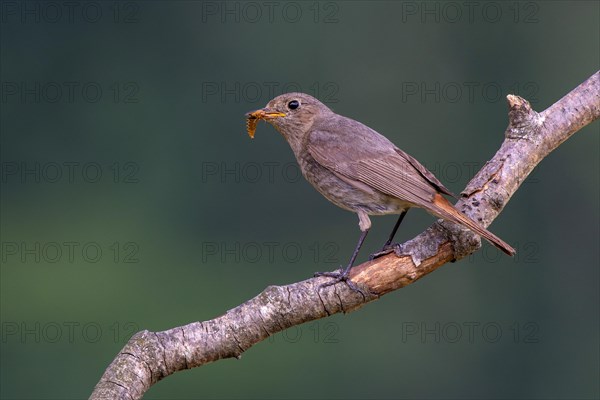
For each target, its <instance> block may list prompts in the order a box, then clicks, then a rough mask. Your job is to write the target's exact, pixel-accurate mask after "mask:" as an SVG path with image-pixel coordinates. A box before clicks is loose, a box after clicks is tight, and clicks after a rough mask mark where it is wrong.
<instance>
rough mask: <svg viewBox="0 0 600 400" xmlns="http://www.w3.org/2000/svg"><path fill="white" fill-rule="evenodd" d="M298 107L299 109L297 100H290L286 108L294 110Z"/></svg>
mask: <svg viewBox="0 0 600 400" xmlns="http://www.w3.org/2000/svg"><path fill="white" fill-rule="evenodd" d="M298 107H300V102H299V101H298V100H292V101H290V102H289V103H288V108H289V109H290V110H295V109H296V108H298Z"/></svg>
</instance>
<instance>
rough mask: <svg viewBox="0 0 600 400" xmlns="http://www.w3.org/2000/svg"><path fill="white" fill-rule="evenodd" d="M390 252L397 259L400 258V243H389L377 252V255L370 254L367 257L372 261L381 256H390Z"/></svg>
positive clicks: (401, 254)
mask: <svg viewBox="0 0 600 400" xmlns="http://www.w3.org/2000/svg"><path fill="white" fill-rule="evenodd" d="M391 252H394V253H395V254H396V256H398V257H401V256H403V255H404V252H403V249H402V245H401V244H400V243H391V244H386V245H384V246H383V248H382V249H381V250H380V251H378V252H377V253H373V254H371V255H370V256H369V260H374V259H376V258H379V257H381V256H385V255H386V254H390V253H391Z"/></svg>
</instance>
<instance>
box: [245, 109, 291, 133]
mask: <svg viewBox="0 0 600 400" xmlns="http://www.w3.org/2000/svg"><path fill="white" fill-rule="evenodd" d="M280 117H285V113H282V112H279V111H273V110H269V109H268V108H261V109H260V110H256V111H251V112H249V113H247V114H246V119H247V120H246V127H247V130H248V136H250V138H251V139H254V132H255V131H256V124H257V123H258V121H260V120H261V119H263V120H265V121H266V120H269V119H273V118H280Z"/></svg>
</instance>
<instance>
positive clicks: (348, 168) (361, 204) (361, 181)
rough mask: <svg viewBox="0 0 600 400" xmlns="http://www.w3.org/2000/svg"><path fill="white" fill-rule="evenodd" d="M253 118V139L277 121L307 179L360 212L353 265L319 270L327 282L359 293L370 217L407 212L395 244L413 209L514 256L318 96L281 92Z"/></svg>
mask: <svg viewBox="0 0 600 400" xmlns="http://www.w3.org/2000/svg"><path fill="white" fill-rule="evenodd" d="M246 117H247V128H248V134H249V135H250V137H251V138H254V132H255V130H256V124H257V123H258V121H259V120H261V119H262V120H265V121H267V122H268V123H270V124H271V125H273V126H274V127H275V129H277V130H278V131H279V133H281V134H282V135H283V137H284V138H285V139H286V140H287V142H288V143H289V145H290V147H291V148H292V151H293V152H294V155H295V156H296V160H297V161H298V164H299V165H300V169H301V171H302V174H303V175H304V177H305V178H306V180H307V181H308V182H310V183H311V184H312V185H313V186H314V187H315V189H317V190H318V191H319V192H320V193H321V194H322V195H323V196H325V198H327V199H328V200H329V201H331V202H332V203H334V204H335V205H337V206H339V207H341V208H343V209H346V210H349V211H352V212H355V213H356V214H358V220H359V223H358V225H359V227H360V230H361V235H360V238H359V240H358V243H357V245H356V248H355V250H354V253H353V254H352V257H351V258H350V262H349V263H348V265H347V267H346V268H345V269H344V270H343V271H342V272H322V273H317V275H319V276H329V277H332V278H334V279H333V280H332V281H331V282H328V283H327V284H325V285H322V286H329V285H332V284H335V283H337V282H340V281H346V282H347V283H348V285H349V286H350V287H352V288H353V289H355V290H358V289H357V287H356V285H354V284H353V283H352V282H351V281H349V280H348V275H349V272H350V269H351V268H352V265H353V264H354V261H355V260H356V256H357V255H358V252H359V250H360V248H361V246H362V244H363V242H364V240H365V238H366V236H367V233H368V232H369V228H370V227H371V220H370V219H369V215H385V214H400V217H399V218H398V222H397V223H396V225H395V226H394V229H393V230H392V233H391V235H390V237H389V240H388V241H387V242H386V245H385V246H384V249H389V246H390V244H391V242H392V240H393V237H394V235H395V233H396V231H397V229H398V226H399V225H400V222H401V221H402V219H403V218H404V215H405V214H406V212H407V210H408V209H409V208H411V207H419V208H423V209H425V210H426V211H428V212H429V213H430V214H433V215H435V216H437V217H440V218H443V219H445V220H448V221H452V222H455V223H457V224H460V225H463V226H465V227H467V228H469V229H471V230H472V231H474V232H476V233H477V234H479V235H481V236H483V237H484V238H486V239H487V240H489V241H490V242H491V243H492V244H493V245H494V246H496V247H498V248H499V249H500V250H502V251H503V252H505V253H506V254H508V255H511V256H512V255H514V254H515V250H514V249H513V248H512V247H511V246H510V245H508V244H507V243H505V242H504V241H503V240H502V239H500V238H498V237H497V236H495V235H494V234H493V233H491V232H489V231H487V230H486V229H485V228H483V227H482V226H480V225H479V224H478V223H476V222H475V221H473V220H472V219H470V218H469V217H467V216H466V215H464V214H462V213H461V212H459V211H458V210H457V209H456V208H454V206H453V205H452V204H451V203H450V202H449V201H448V200H446V198H445V197H444V196H443V195H450V196H453V195H452V193H451V192H450V191H449V190H448V189H446V187H444V185H443V184H442V183H441V182H440V181H439V180H438V179H437V178H436V177H435V176H434V175H433V174H432V173H431V172H430V171H428V170H427V168H425V167H424V166H423V165H422V164H421V163H419V162H418V161H417V160H416V159H414V158H413V157H411V156H410V155H408V154H406V153H405V152H404V151H402V150H400V149H399V148H398V147H396V146H395V145H394V144H393V143H392V142H390V141H389V140H388V139H387V138H386V137H384V136H383V135H381V134H379V133H377V132H376V131H374V130H373V129H371V128H369V127H368V126H366V125H363V124H361V123H360V122H358V121H355V120H353V119H350V118H347V117H344V116H341V115H338V114H336V113H334V112H333V111H332V110H331V109H329V108H328V107H327V106H326V105H325V104H323V103H321V102H320V101H319V100H317V99H315V98H314V97H312V96H310V95H307V94H304V93H286V94H282V95H280V96H277V97H275V98H274V99H273V100H271V101H269V103H268V104H267V105H266V107H265V108H263V109H260V110H256V111H253V112H249V113H248V114H246Z"/></svg>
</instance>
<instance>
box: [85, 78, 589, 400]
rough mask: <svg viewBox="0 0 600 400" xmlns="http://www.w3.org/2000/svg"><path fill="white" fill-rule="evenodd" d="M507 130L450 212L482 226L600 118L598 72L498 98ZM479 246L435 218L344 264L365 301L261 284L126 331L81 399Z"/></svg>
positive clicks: (313, 285) (259, 335)
mask: <svg viewBox="0 0 600 400" xmlns="http://www.w3.org/2000/svg"><path fill="white" fill-rule="evenodd" d="M507 99H508V105H509V112H508V117H509V124H508V128H507V129H506V131H505V140H504V142H503V143H502V146H501V147H500V149H499V150H498V151H497V153H496V154H495V155H494V157H493V158H492V159H491V160H490V161H488V162H487V163H486V165H485V166H484V167H483V168H482V169H481V170H480V171H479V172H478V173H477V175H476V176H475V177H474V178H473V179H472V180H471V182H469V184H468V185H467V187H466V188H465V190H463V192H462V193H461V194H462V196H463V197H462V198H461V199H460V200H459V201H458V203H457V204H456V206H457V207H458V208H459V209H460V210H462V211H463V212H464V213H465V214H467V215H468V216H469V217H471V218H472V219H474V220H477V221H479V222H480V223H481V224H482V225H484V226H486V227H487V226H488V225H489V224H490V223H491V222H492V221H493V220H494V219H495V218H496V217H497V216H498V214H499V213H500V212H501V211H502V209H503V208H504V206H505V205H506V203H507V202H508V201H509V200H510V198H511V196H512V195H513V194H514V193H515V192H516V190H517V189H518V188H519V186H520V185H521V183H523V181H524V180H525V178H527V176H528V175H529V173H530V172H531V171H532V170H533V169H534V168H535V166H536V165H537V164H538V163H539V162H540V161H541V160H542V159H543V158H544V157H546V156H547V155H548V154H549V153H550V152H551V151H552V150H554V149H555V148H557V147H558V146H559V145H560V144H561V143H563V142H564V141H565V140H567V139H568V138H569V137H570V136H571V135H573V134H574V133H575V132H577V131H578V130H579V129H581V128H582V127H584V126H586V125H588V124H589V123H591V122H593V121H594V120H596V119H598V117H599V116H600V71H598V72H596V73H595V74H594V75H592V76H591V77H590V78H589V79H588V80H586V81H585V82H583V83H582V84H581V85H579V86H578V87H577V88H575V89H574V90H573V91H571V92H570V93H569V94H567V95H566V96H564V97H563V98H562V99H560V100H559V101H557V102H556V103H555V104H554V105H552V106H551V107H549V108H548V109H546V110H545V111H543V112H541V113H537V112H535V111H533V110H532V109H531V106H530V105H529V103H528V102H527V101H526V100H524V99H522V98H521V97H519V96H514V95H508V96H507ZM480 246H481V242H480V239H479V237H478V236H477V235H475V234H474V233H472V232H471V231H469V230H467V229H465V228H462V227H460V226H458V225H455V224H452V223H449V222H446V221H441V220H440V221H438V222H436V223H435V224H434V225H432V226H431V227H430V228H428V229H427V230H426V231H425V232H423V233H421V234H420V235H418V236H417V237H415V238H414V239H412V240H410V241H408V242H406V243H404V244H402V245H401V246H400V250H401V255H399V256H398V255H395V254H394V253H392V254H389V255H387V256H384V257H381V258H378V259H376V260H373V261H368V262H365V263H363V264H361V265H358V266H356V267H354V268H353V269H352V271H351V273H350V276H351V279H352V281H354V282H355V283H357V284H358V285H361V286H362V287H364V288H365V289H367V291H369V292H371V293H372V294H371V295H369V296H367V297H364V296H363V295H361V294H359V293H357V292H355V291H352V290H350V289H349V288H348V286H347V285H346V284H344V283H340V284H337V285H334V286H329V287H326V288H323V289H321V290H320V291H319V292H317V287H318V286H319V285H320V284H321V283H324V282H325V281H327V279H328V278H312V279H308V280H305V281H302V282H298V283H293V284H290V285H286V286H269V287H267V288H266V289H265V290H264V291H263V292H262V293H260V294H259V295H258V296H256V297H255V298H253V299H251V300H248V301H247V302H245V303H244V304H241V305H240V306H238V307H236V308H234V309H232V310H229V311H227V312H226V313H225V314H224V315H222V316H220V317H218V318H215V319H213V320H210V321H204V322H194V323H191V324H189V325H186V326H182V327H177V328H173V329H169V330H166V331H163V332H150V331H142V332H139V333H137V334H135V335H134V336H133V337H132V338H131V339H130V340H129V342H128V343H127V344H126V345H125V347H124V348H123V349H122V350H121V352H120V353H119V354H118V355H117V356H116V358H115V359H114V360H113V362H112V363H111V364H110V365H109V367H108V368H107V369H106V371H105V372H104V375H103V376H102V378H101V379H100V381H99V382H98V384H97V385H96V387H95V389H94V392H93V393H92V395H91V397H90V399H140V398H142V396H143V395H144V393H145V392H146V391H147V390H148V389H149V388H150V386H152V385H153V384H154V383H156V382H158V381H159V380H160V379H162V378H164V377H166V376H169V375H171V374H172V373H174V372H177V371H181V370H184V369H189V368H194V367H198V366H201V365H204V364H207V363H209V362H212V361H217V360H220V359H223V358H229V357H236V358H239V357H240V356H241V354H242V353H243V352H244V351H246V350H247V349H248V348H250V347H251V346H253V345H254V344H256V343H258V342H260V341H262V340H264V339H266V338H268V337H269V336H271V335H273V334H275V333H277V332H280V331H282V330H284V329H287V328H289V327H291V326H294V325H299V324H302V323H304V322H308V321H313V320H316V319H319V318H324V317H327V316H329V315H332V314H336V313H339V312H350V311H354V310H356V309H358V308H360V307H361V306H363V305H364V304H366V303H368V302H370V301H373V300H375V299H377V298H379V296H382V295H384V294H386V293H389V292H391V291H393V290H396V289H399V288H402V287H404V286H406V285H409V284H411V283H413V282H414V281H416V280H417V279H420V278H422V277H423V276H425V275H427V274H428V273H430V272H432V271H434V270H435V269H437V268H438V267H440V266H442V265H444V264H445V263H447V262H449V261H454V260H458V259H461V258H463V257H465V256H467V255H469V254H471V253H473V252H474V251H476V250H477V249H478V248H479V247H480Z"/></svg>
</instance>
